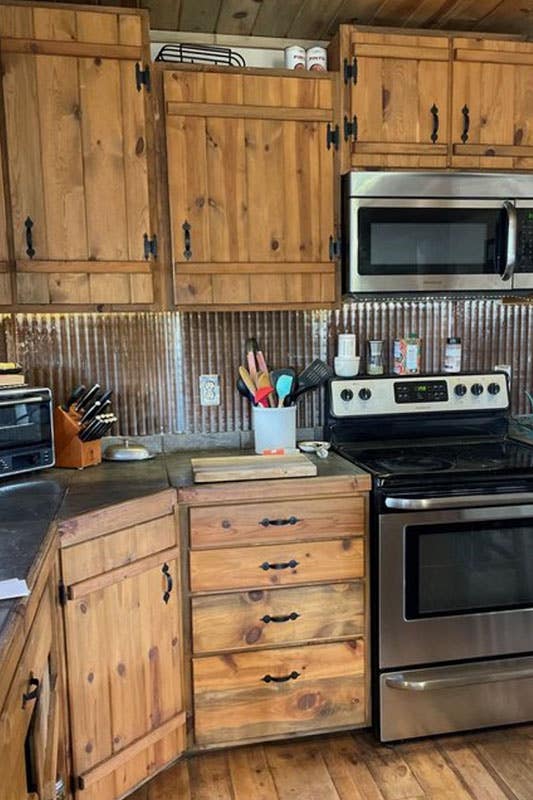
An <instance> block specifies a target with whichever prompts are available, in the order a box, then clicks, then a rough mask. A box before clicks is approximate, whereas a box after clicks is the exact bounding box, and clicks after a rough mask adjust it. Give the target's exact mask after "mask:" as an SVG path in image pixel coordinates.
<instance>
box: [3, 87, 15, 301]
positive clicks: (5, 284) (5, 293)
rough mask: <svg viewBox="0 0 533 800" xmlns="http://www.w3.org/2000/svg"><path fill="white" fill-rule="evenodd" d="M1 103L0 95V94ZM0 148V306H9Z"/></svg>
mask: <svg viewBox="0 0 533 800" xmlns="http://www.w3.org/2000/svg"><path fill="white" fill-rule="evenodd" d="M0 102H1V93H0ZM4 182H5V169H4V165H3V154H2V147H1V146H0V306H3V305H11V303H12V299H13V297H12V291H11V275H10V270H9V266H10V265H9V261H10V258H9V244H8V237H7V206H6V203H7V196H6V195H7V193H6V187H5V185H4Z"/></svg>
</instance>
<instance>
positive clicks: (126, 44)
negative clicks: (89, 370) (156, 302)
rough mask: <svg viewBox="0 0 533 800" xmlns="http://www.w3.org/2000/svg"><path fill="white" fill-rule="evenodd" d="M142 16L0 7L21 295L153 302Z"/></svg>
mask: <svg viewBox="0 0 533 800" xmlns="http://www.w3.org/2000/svg"><path fill="white" fill-rule="evenodd" d="M144 22H145V17H143V16H142V15H140V14H138V13H128V12H122V11H121V12H120V13H119V12H116V11H114V10H113V11H102V12H100V11H98V12H93V11H87V10H85V11H81V10H74V9H70V8H69V9H66V8H60V9H53V8H43V7H39V8H37V7H36V8H31V7H21V6H0V46H1V51H2V52H1V59H2V69H3V95H4V108H5V121H6V130H7V137H6V138H7V160H8V166H9V178H10V190H11V208H12V217H13V240H14V254H15V258H16V269H17V300H18V302H19V303H29V304H47V305H48V304H50V303H52V304H54V305H62V304H83V305H98V304H105V305H108V304H111V305H113V306H115V305H119V306H121V305H129V304H151V303H152V302H153V299H154V289H153V275H152V269H153V267H152V264H151V260H150V259H149V258H148V257H147V256H150V253H149V252H146V251H145V241H146V238H148V239H150V240H151V239H152V235H153V230H152V228H153V225H152V221H151V216H150V186H149V148H150V131H149V122H148V109H147V105H146V104H147V99H146V87H145V85H144V84H143V83H142V79H143V77H144V76H145V74H146V73H144V71H143V68H144V67H143V65H144V61H143V59H144V57H145V56H146V53H147V49H146V46H145V43H146V41H147V39H146V30H145V25H144Z"/></svg>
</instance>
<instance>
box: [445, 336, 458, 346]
mask: <svg viewBox="0 0 533 800" xmlns="http://www.w3.org/2000/svg"><path fill="white" fill-rule="evenodd" d="M446 344H461V338H460V337H459V336H448V338H447V339H446Z"/></svg>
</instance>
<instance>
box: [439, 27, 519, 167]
mask: <svg viewBox="0 0 533 800" xmlns="http://www.w3.org/2000/svg"><path fill="white" fill-rule="evenodd" d="M453 45H454V63H453V99H452V137H453V158H452V164H453V166H459V167H461V166H462V167H481V168H488V169H490V168H491V167H492V168H511V169H512V168H523V169H532V168H533V123H532V120H533V45H531V44H529V43H526V42H507V41H500V40H490V39H484V40H471V39H454V42H453Z"/></svg>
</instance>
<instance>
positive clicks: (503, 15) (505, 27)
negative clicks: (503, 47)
mask: <svg viewBox="0 0 533 800" xmlns="http://www.w3.org/2000/svg"><path fill="white" fill-rule="evenodd" d="M473 27H474V30H480V31H489V32H492V33H521V34H526V35H527V36H531V35H532V34H533V0H501V2H500V3H498V5H497V6H496V8H495V9H494V10H493V11H492V12H491V13H490V14H487V15H486V16H484V17H483V18H482V19H480V20H479V22H477V23H476V24H475V25H474V26H473Z"/></svg>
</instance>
